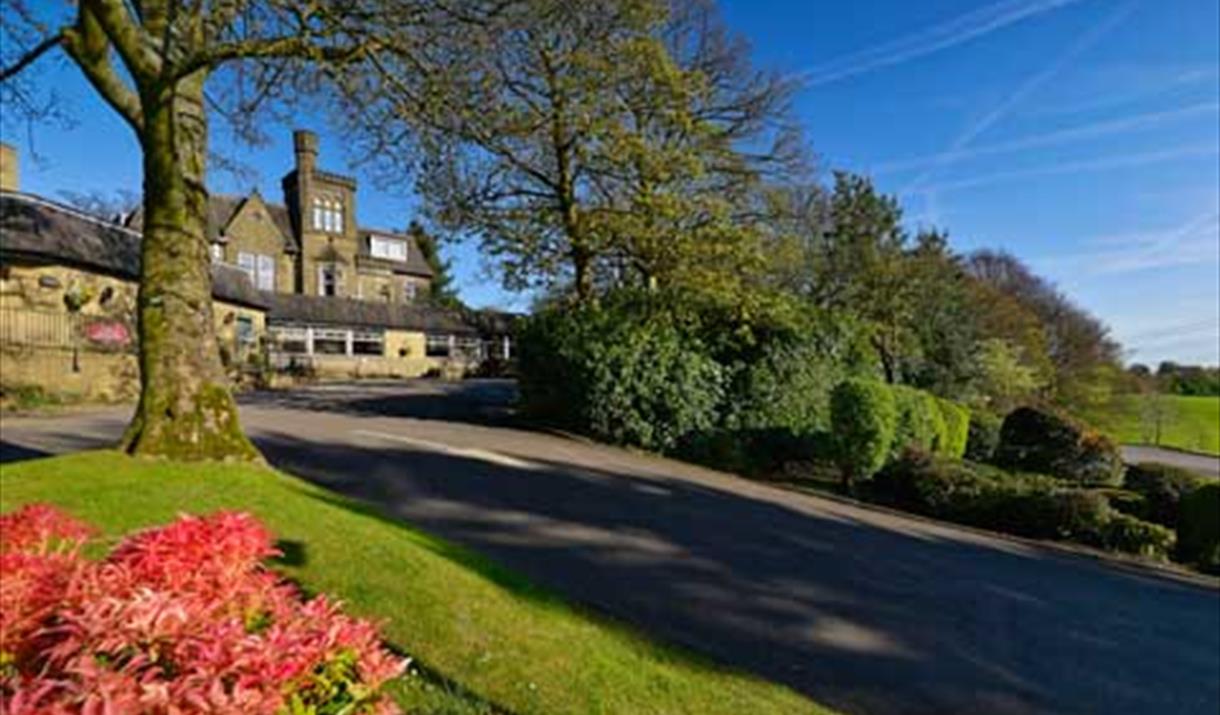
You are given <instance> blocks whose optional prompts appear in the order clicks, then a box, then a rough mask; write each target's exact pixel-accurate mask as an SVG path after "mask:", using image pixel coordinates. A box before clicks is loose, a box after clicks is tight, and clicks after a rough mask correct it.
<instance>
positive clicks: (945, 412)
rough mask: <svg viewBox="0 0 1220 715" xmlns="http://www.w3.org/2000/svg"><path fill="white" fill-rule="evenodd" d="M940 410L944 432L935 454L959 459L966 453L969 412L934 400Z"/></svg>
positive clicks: (947, 402)
mask: <svg viewBox="0 0 1220 715" xmlns="http://www.w3.org/2000/svg"><path fill="white" fill-rule="evenodd" d="M935 399H936V406H937V407H938V408H939V409H940V415H941V420H942V421H943V422H944V425H945V431H944V436H943V438H942V439H941V442H940V444H939V445H938V447H937V450H936V451H937V453H938V454H941V455H943V456H945V457H951V458H953V459H961V458H962V455H964V454H965V453H966V442H967V440H968V439H969V437H970V410H968V409H966V408H965V407H963V406H961V405H959V404H957V403H956V402H950V401H949V400H945V399H942V398H935Z"/></svg>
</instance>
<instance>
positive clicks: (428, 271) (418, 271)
mask: <svg viewBox="0 0 1220 715" xmlns="http://www.w3.org/2000/svg"><path fill="white" fill-rule="evenodd" d="M356 235H357V236H359V240H358V241H357V244H358V245H357V248H356V264H357V265H367V266H372V267H375V268H384V269H386V270H390V271H393V272H395V273H409V274H411V275H415V276H421V277H423V278H431V277H432V276H433V274H434V272H433V270H432V266H430V265H428V262H427V261H425V260H424V254H423V252H422V251H420V250H419V244H418V243H416V242H415V237H414V236H411V235H410V234H406V233H398V232H397V231H384V230H382V229H379V228H367V227H365V226H361V227H359V228H357V229H356ZM369 235H374V236H385V237H386V238H394V239H397V240H399V241H406V242H407V261H406V263H403V262H402V261H391V260H387V259H385V258H375V257H373V256H372V255H371V254H370V253H369V242H368V240H367V237H368V236H369Z"/></svg>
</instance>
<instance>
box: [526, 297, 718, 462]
mask: <svg viewBox="0 0 1220 715" xmlns="http://www.w3.org/2000/svg"><path fill="white" fill-rule="evenodd" d="M518 360H519V365H520V372H521V398H522V404H523V406H524V408H525V411H526V412H527V413H528V414H530V415H532V416H534V417H538V418H541V419H544V420H547V421H550V422H555V423H558V424H560V425H562V426H565V427H568V428H571V429H574V430H577V431H580V432H585V433H587V434H590V435H591V436H594V437H596V438H598V439H603V440H606V441H609V442H613V443H616V444H629V445H636V446H639V447H644V448H646V449H656V450H668V449H672V448H673V447H675V446H676V445H677V444H678V442H679V440H681V439H682V438H683V437H684V436H686V435H688V434H690V433H694V432H700V431H706V430H710V429H711V428H712V427H713V426H714V425H715V421H716V414H717V413H716V410H717V407H718V406H719V405H720V402H721V399H722V396H723V391H724V374H723V369H722V368H721V367H720V365H718V364H717V363H716V362H715V361H713V360H712V359H711V358H710V357H708V356H707V355H706V354H705V353H704V351H703V350H702V349H701V347H700V345H699V344H698V343H697V342H696V341H694V340H692V339H690V338H687V337H685V336H683V335H682V333H680V332H679V330H678V329H677V328H676V327H675V326H674V324H673V322H672V321H671V320H669V319H668V318H666V317H664V316H646V315H635V314H632V313H628V312H626V311H623V310H620V309H617V308H616V307H613V306H611V307H595V306H588V307H583V308H574V309H572V310H569V311H566V312H560V311H547V312H542V313H539V314H536V315H534V316H533V317H531V318H530V319H529V320H527V321H526V323H525V325H524V327H523V329H522V331H521V334H520V340H519V349H518Z"/></svg>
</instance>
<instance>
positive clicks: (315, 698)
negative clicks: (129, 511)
mask: <svg viewBox="0 0 1220 715" xmlns="http://www.w3.org/2000/svg"><path fill="white" fill-rule="evenodd" d="M91 533H92V529H91V528H90V527H89V526H88V525H86V524H83V523H81V522H79V521H77V520H75V519H73V518H72V517H70V516H68V515H66V514H64V513H62V512H59V511H57V510H55V509H54V508H52V507H48V506H42V505H31V506H26V507H24V508H22V509H20V510H19V511H16V512H13V513H10V514H6V515H2V516H0V705H2V707H0V711H3V712H5V713H8V714H9V715H19V714H22V713H35V712H37V713H77V712H99V713H100V712H114V713H144V712H154V713H162V712H179V713H202V712H208V713H281V712H288V713H294V714H295V713H315V714H317V715H323V714H326V713H336V714H337V713H352V714H354V713H392V712H397V708H396V707H395V706H394V704H393V703H392V702H391V701H390V700H389V699H388V698H387V697H385V696H384V695H383V694H382V686H383V685H384V684H385V683H386V682H387V681H389V680H390V679H392V678H394V677H396V676H398V675H399V674H401V673H402V672H403V671H404V669H405V668H406V665H407V663H406V661H405V660H404V659H402V658H398V657H395V656H394V655H392V654H391V653H389V652H388V651H386V650H385V649H384V648H383V647H382V645H381V641H380V639H379V637H378V634H377V630H376V628H375V627H374V626H373V625H372V624H370V623H368V622H367V621H363V620H359V619H355V618H352V617H349V616H347V615H344V614H343V613H342V612H341V611H340V609H339V606H338V604H337V603H335V602H333V601H331V600H330V599H328V598H327V597H326V596H324V595H320V596H317V597H314V598H311V599H309V600H304V599H302V597H301V596H300V594H299V593H298V592H297V590H296V589H295V588H294V587H293V586H291V585H290V584H288V583H286V582H284V581H283V580H281V579H280V578H279V577H278V576H276V574H274V573H273V572H271V571H269V570H267V569H266V568H264V567H263V566H262V565H261V562H262V560H263V559H266V558H268V557H270V556H274V555H276V554H277V551H276V550H275V549H274V547H273V546H272V540H271V534H270V533H269V532H268V531H267V530H266V529H265V528H264V527H263V526H262V525H261V524H260V523H259V522H258V521H257V520H256V519H254V518H253V517H251V516H250V515H248V514H244V513H235V512H219V513H217V514H214V515H211V516H206V517H195V516H182V517H180V518H179V519H178V520H177V521H175V522H174V523H172V524H170V525H168V526H164V527H161V528H157V529H152V530H149V531H144V532H140V533H137V534H134V535H131V536H129V537H127V538H126V539H125V540H124V541H123V542H122V543H120V544H119V545H118V546H117V547H116V548H115V549H114V550H113V551H111V553H110V554H109V555H108V556H107V557H106V558H104V559H102V560H100V561H93V560H89V559H86V558H84V557H83V556H82V555H81V548H82V546H83V545H84V544H85V542H86V541H87V540H88V538H89V536H90V534H91Z"/></svg>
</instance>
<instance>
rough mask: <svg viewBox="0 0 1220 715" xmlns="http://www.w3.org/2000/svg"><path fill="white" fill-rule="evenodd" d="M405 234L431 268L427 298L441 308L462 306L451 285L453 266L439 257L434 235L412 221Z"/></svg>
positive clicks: (438, 247)
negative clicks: (412, 239)
mask: <svg viewBox="0 0 1220 715" xmlns="http://www.w3.org/2000/svg"><path fill="white" fill-rule="evenodd" d="M407 234H408V235H410V236H411V237H413V238H414V239H415V245H416V246H418V247H419V252H420V255H422V256H423V258H424V261H425V262H426V263H427V264H428V267H429V268H431V269H432V281H431V283H430V284H429V285H428V294H427V296H426V297H427V300H428V302H429V303H432V304H433V305H438V306H440V307H442V308H462V307H464V305H463V304H462V301H461V299H459V298H458V294H457V289H456V288H455V287H454V285H453V273H452V270H453V266H452V262H451V261H447V260H445V259H444V258H443V257H441V248H440V244H439V242H438V241H437V239H436V237H435V236H433V235H432V234H430V233H428V231H426V230H425V229H424V227H423V226H422V225H420V224H419V223H417V222H415V221H412V222H411V225H410V226H408V227H407Z"/></svg>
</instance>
